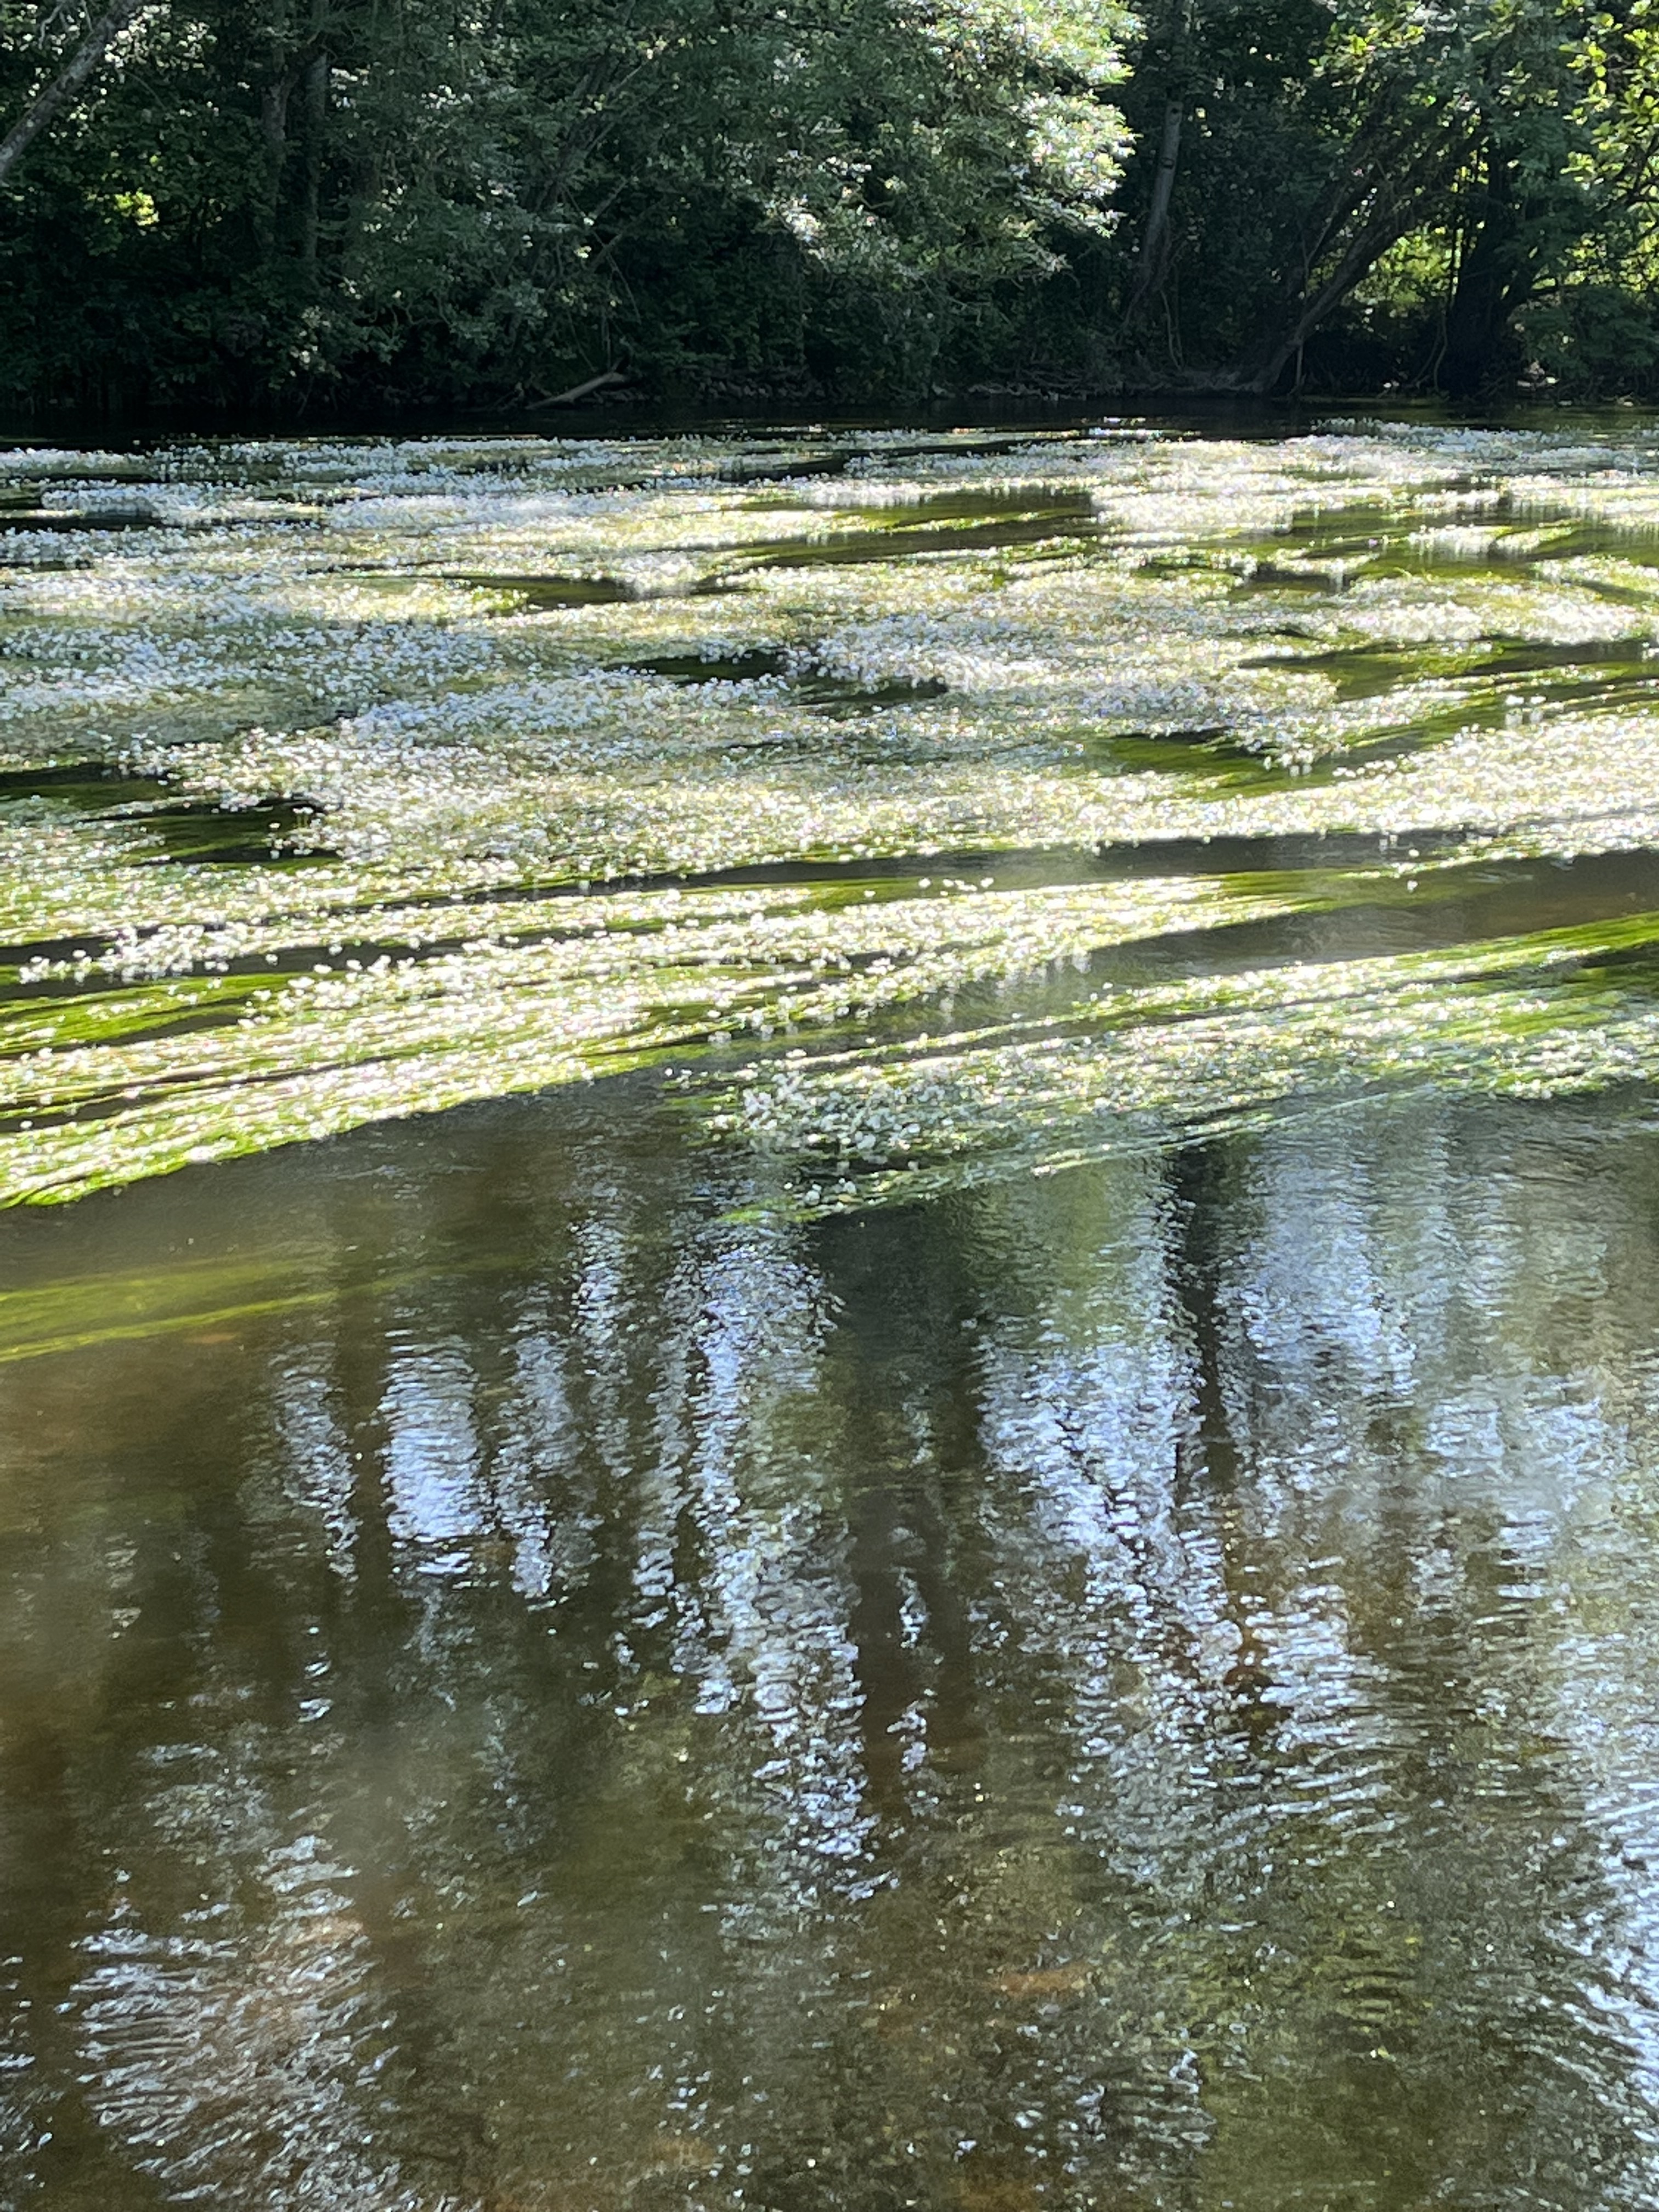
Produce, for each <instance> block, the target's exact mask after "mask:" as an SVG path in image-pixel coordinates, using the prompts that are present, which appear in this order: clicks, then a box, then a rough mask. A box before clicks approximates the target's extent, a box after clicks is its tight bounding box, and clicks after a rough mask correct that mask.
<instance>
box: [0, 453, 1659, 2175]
mask: <svg viewBox="0 0 1659 2212" xmlns="http://www.w3.org/2000/svg"><path fill="white" fill-rule="evenodd" d="M849 435H850V434H849ZM7 469H9V471H10V473H9V475H7V473H6V470H0V510H3V511H0V924H3V930H0V934H3V937H4V943H3V944H0V1198H3V1199H5V1200H11V1201H15V1200H49V1201H50V1200H67V1199H70V1198H73V1199H74V1200H75V1202H74V1203H72V1204H70V1203H52V1204H44V1205H42V1204H35V1205H18V1206H15V1207H14V1210H12V1211H10V1212H7V1213H5V1214H4V1216H3V1218H0V2207H3V2208H4V2212H13V2208H14V2207H15V2208H16V2212H149V2208H160V2207H163V2206H173V2205H188V2204H196V2205H202V2206H207V2207H212V2208H221V2207H222V2208H226V2212H742V2208H755V2212H909V2208H915V2212H1046V2208H1050V2207H1052V2208H1054V2212H1286V2208H1298V2212H1302V2209H1303V2208H1305V2212H1431V2208H1450V2212H1517V2208H1536V2212H1638V2208H1644V2207H1656V2208H1659V1880H1656V1875H1659V1092H1656V1091H1655V1089H1654V1087H1653V1082H1654V1079H1655V1077H1656V1075H1659V743H1656V738H1655V732H1656V729H1659V720H1656V715H1655V708H1656V704H1659V697H1656V694H1659V667H1656V666H1655V665H1653V663H1654V658H1655V655H1656V653H1659V556H1656V550H1655V549H1656V547H1659V436H1656V435H1655V434H1654V433H1653V432H1652V430H1651V429H1650V428H1648V427H1646V426H1644V425H1643V424H1641V423H1639V422H1630V421H1626V422H1620V423H1615V424H1613V425H1611V426H1608V425H1605V424H1604V425H1601V426H1589V427H1586V426H1583V425H1580V426H1577V428H1572V427H1571V426H1569V427H1567V428H1560V429H1559V430H1554V431H1550V432H1538V433H1530V432H1528V433H1520V432H1504V433H1499V432H1494V433H1490V434H1488V433H1467V432H1460V431H1456V430H1444V429H1434V428H1424V429H1418V430H1414V429H1411V428H1401V426H1398V425H1395V426H1383V427H1378V426H1370V427H1369V428H1368V427H1365V426H1352V425H1351V426H1336V427H1334V428H1331V429H1329V430H1328V431H1327V432H1325V433H1322V435H1319V436H1317V437H1311V438H1307V439H1300V440H1286V441H1278V442H1273V441H1255V442H1254V443H1252V444H1250V445H1248V446H1246V445H1229V444H1227V443H1225V442H1224V441H1213V442H1212V443H1208V444H1204V443H1196V442H1189V441H1182V440H1180V439H1175V438H1171V439H1164V440H1160V439H1158V438H1157V437H1154V436H1152V435H1151V434H1150V433H1147V432H1145V431H1144V430H1141V429H1136V428H1133V426H1121V425H1119V426H1115V427H1109V428H1097V431H1096V432H1095V433H1094V434H1093V435H1083V434H1079V435H1051V436H1045V437H1043V438H1037V439H1033V438H1029V437H1024V436H1023V435H1017V434H1009V435H1007V436H1006V437H1002V438H995V437H990V438H987V437H982V436H977V435H976V436H974V437H967V436H963V437H952V436H951V435H943V434H941V435H934V436H932V437H931V438H927V437H924V438H920V439H908V438H905V437H900V436H897V435H886V434H871V435H869V436H868V437H866V439H865V440H864V441H863V443H862V444H860V443H859V442H858V441H852V442H851V443H850V444H849V442H848V438H847V437H842V438H841V439H840V440H839V441H838V440H837V438H836V437H835V436H832V435H830V434H829V433H801V434H800V435H798V436H796V435H792V436H790V437H787V438H781V439H777V440H772V441H759V440H753V441H742V440H736V439H728V440H725V441H720V440H714V439H709V440H701V441H699V440H686V441H658V442H656V443H653V444H651V445H650V446H648V447H647V446H640V447H631V446H629V444H627V442H626V441H616V442H614V443H611V444H608V445H605V446H600V445H599V444H597V443H594V444H583V443H581V442H580V441H553V440H547V441H471V443H468V442H465V441H430V442H428V443H425V444H414V445H410V446H398V447H392V446H386V445H378V444H365V445H363V446H362V447H349V446H344V445H342V446H337V447H315V446H312V447H245V448H234V449H230V448H225V449H212V450H208V449H201V448H191V449H180V451H179V453H173V454H171V455H161V456H148V457H139V458H137V459H135V458H133V457H131V456H126V457H123V456H110V455H104V456H87V455H57V454H44V455H43V454H34V455H22V456H11V457H10V458H9V461H8V463H7ZM596 1075H597V1076H601V1077H603V1078H605V1079H604V1080H600V1081H591V1080H584V1079H586V1078H591V1077H593V1076H596ZM440 1109H447V1110H440ZM302 1139H318V1141H300V1140H302Z"/></svg>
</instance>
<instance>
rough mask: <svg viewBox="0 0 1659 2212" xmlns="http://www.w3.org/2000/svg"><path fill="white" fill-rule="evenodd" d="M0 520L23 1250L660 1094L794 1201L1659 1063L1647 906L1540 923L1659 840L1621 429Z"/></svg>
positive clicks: (581, 475)
mask: <svg viewBox="0 0 1659 2212" xmlns="http://www.w3.org/2000/svg"><path fill="white" fill-rule="evenodd" d="M0 500H3V501H4V502H5V505H6V515H5V520H6V530H5V532H4V533H3V536H0V961H3V963H4V966H3V969H0V1054H3V1058H0V1199H4V1200H57V1199H64V1198H70V1197H73V1196H76V1195H78V1194H82V1193H84V1192H87V1191H88V1190H92V1189H95V1188H100V1187H103V1186H106V1185H110V1184H116V1183H120V1182H128V1181H131V1180H133V1179H135V1178H137V1177H138V1176H146V1175H151V1174H159V1173H163V1172H166V1171H167V1170H171V1169H173V1168H176V1167H179V1166H180V1165H182V1164H186V1163H188V1162H191V1161H200V1160H208V1159H217V1158H226V1157H228V1156H230V1155H232V1154H234V1153H237V1152H246V1151H249V1150H253V1149H258V1148H262V1147H265V1146H271V1145H276V1144H281V1143H286V1142H289V1141H293V1140H295V1139H302V1138H308V1137H315V1136H320V1135H324V1134H328V1133H334V1132H337V1131H340V1130H343V1129H345V1128H348V1127H352V1126H354V1125H355V1124H357V1123H360V1122H362V1121H368V1120H372V1119H375V1118H379V1117H384V1116H392V1115H408V1114H413V1113H422V1112H429V1111H432V1110H435V1109H439V1108H441V1107H445V1106H447V1105H450V1104H453V1103H457V1102H459V1101H461V1100H464V1099H474V1098H480V1097H491V1096H496V1095H501V1094H505V1093H507V1092H509V1091H522V1090H529V1089H535V1088H538V1087H541V1086H543V1085H549V1084H552V1083H558V1082H564V1081H569V1080H574V1079H586V1078H589V1077H592V1076H594V1075H597V1074H601V1073H608V1072H611V1071H613V1070H616V1069H618V1068H622V1067H626V1066H635V1065H639V1064H641V1062H652V1061H659V1062H663V1063H665V1064H667V1065H669V1066H672V1067H673V1068H674V1069H675V1070H676V1071H677V1072H678V1074H679V1075H680V1077H681V1078H682V1079H684V1081H685V1083H686V1085H687V1093H688V1096H689V1097H691V1098H692V1099H694V1100H696V1101H697V1102H699V1105H700V1107H701V1109H702V1110H703V1111H705V1112H706V1113H707V1115H708V1126H709V1127H710V1128H711V1130H712V1131H714V1133H717V1134H720V1135H723V1136H725V1137H727V1138H729V1139H737V1140H739V1141H742V1142H744V1143H745V1144H752V1143H758V1144H761V1145H763V1146H767V1147H769V1148H771V1149H772V1150H774V1151H775V1152H779V1153H781V1154H787V1156H788V1157H789V1158H790V1159H791V1160H792V1161H793V1162H794V1163H795V1167H794V1169H793V1170H791V1174H792V1176H793V1180H791V1179H790V1177H788V1176H787V1177H786V1182H787V1187H788V1188H791V1189H793V1192H794V1193H795V1195H796V1198H797V1199H798V1200H799V1203H800V1204H802V1205H804V1206H820V1205H829V1204H836V1205H840V1204H845V1203H850V1202H854V1200H857V1201H859V1202H862V1201H863V1200H865V1199H866V1198H868V1197H872V1196H879V1195H883V1194H887V1193H889V1192H890V1191H891V1190H893V1189H895V1188H900V1187H908V1183H907V1182H906V1178H914V1177H916V1176H933V1177H937V1176H945V1175H953V1174H957V1173H960V1172H967V1171H970V1170H972V1171H978V1167H979V1166H981V1165H982V1164H985V1163H987V1162H988V1161H992V1160H1006V1161H1020V1162H1026V1163H1033V1164H1045V1165H1052V1164H1055V1163H1056V1162H1059V1161H1061V1160H1065V1159H1069V1158H1074V1157H1079V1156H1081V1155H1083V1154H1086V1153H1088V1152H1091V1151H1094V1150H1098V1149H1099V1148H1101V1147H1102V1146H1107V1147H1110V1146H1113V1145H1116V1144H1119V1143H1122V1142H1136V1143H1144V1142H1149V1141H1162V1140H1164V1138H1165V1137H1167V1136H1168V1135H1169V1134H1171V1133H1179V1132H1183V1131H1190V1130H1192V1129H1195V1128H1202V1127H1209V1126H1212V1124H1214V1123H1215V1122H1216V1121H1218V1118H1225V1117H1226V1116H1229V1115H1231V1116H1237V1115H1239V1114H1241V1113H1261V1112H1269V1111H1279V1110H1282V1109H1284V1107H1285V1105H1286V1104H1287V1103H1291V1102H1293V1101H1295V1100H1297V1099H1307V1098H1310V1097H1318V1098H1329V1097H1339V1096H1344V1095H1349V1094H1351V1093H1352V1091H1354V1090H1355V1089H1357V1088H1366V1087H1370V1088H1375V1087H1376V1086H1377V1085H1385V1086H1386V1085H1398V1084H1401V1083H1420V1082H1424V1081H1434V1082H1443V1083H1448V1084H1453V1085H1470V1084H1477V1085H1492V1086H1495V1087H1498V1088H1502V1089H1520V1090H1528V1089H1531V1090H1536V1089H1541V1088H1556V1087H1561V1086H1563V1085H1583V1084H1588V1083H1595V1082H1602V1081H1607V1080H1612V1079H1617V1078H1620V1077H1622V1076H1626V1075H1629V1074H1632V1073H1640V1074H1647V1073H1651V1072H1652V1063H1653V1061H1654V1059H1655V1057H1656V1052H1655V1048H1654V1045H1653V1043H1652V1042H1651V1039H1650V1031H1652V1033H1653V1035H1655V1036H1659V1030H1656V1029H1655V1027H1654V1024H1653V1016H1652V1012H1651V1004H1650V995H1649V991H1648V986H1647V983H1646V981H1645V980H1644V978H1645V975H1646V970H1645V968H1644V964H1643V962H1642V961H1641V960H1640V959H1639V958H1636V957H1634V956H1635V954H1636V953H1638V951H1640V948H1641V946H1642V945H1645V944H1646V943H1647V941H1648V939H1647V936H1646V935H1645V934H1643V933H1644V932H1645V931H1646V930H1647V927H1648V924H1647V922H1646V921H1644V920H1643V918H1642V914H1641V913H1636V912H1633V910H1632V903H1631V900H1632V893H1631V891H1630V887H1629V884H1628V881H1627V879H1626V878H1625V877H1622V876H1620V877H1618V878H1617V886H1616V888H1615V887H1614V879H1613V878H1612V877H1610V878H1608V879H1607V882H1608V886H1609V887H1608V889H1607V896H1606V899H1605V901H1604V902H1603V905H1602V907H1601V908H1597V906H1596V903H1595V893H1594V890H1593V889H1592V891H1591V893H1590V896H1589V904H1588V906H1586V905H1585V902H1584V900H1583V897H1582V896H1581V897H1579V898H1578V900H1577V903H1576V904H1575V905H1574V906H1573V908H1572V912H1571V916H1570V917H1565V918H1564V917H1561V916H1558V915H1556V914H1555V912H1554V908H1553V886H1554V885H1556V884H1557V879H1558V878H1559V871H1560V868H1561V866H1564V865H1565V864H1566V863H1568V862H1571V861H1574V860H1577V861H1579V862H1580V863H1581V864H1582V863H1583V860H1584V858H1585V856H1596V855H1613V854H1638V853H1642V852H1644V851H1645V850H1646V849H1647V848H1650V847H1653V846H1655V845H1659V743H1656V729H1659V723H1656V720H1655V716H1654V712H1653V702H1654V693H1655V687H1656V684H1659V665H1656V664H1655V663H1654V662H1653V660H1652V659H1651V656H1652V654H1653V653H1654V651H1655V646H1656V640H1659V574H1656V562H1659V441H1656V439H1655V437H1654V435H1653V434H1651V433H1650V432H1647V431H1645V430H1642V429H1639V428H1636V429H1632V428H1620V429H1618V430H1617V431H1615V432H1607V431H1603V430H1601V429H1600V428H1596V429H1594V430H1592V431H1587V432H1585V433H1583V434H1582V435H1581V434H1578V433H1576V432H1573V431H1571V430H1569V431H1567V432H1565V433H1555V434H1536V433H1524V434H1523V433H1518V432H1474V431H1459V430H1448V429H1443V428H1440V429H1437V428H1419V427H1412V426H1402V425H1398V424H1395V425H1389V424H1352V425H1337V426H1333V427H1332V428H1329V429H1328V431H1327V432H1325V433H1323V434H1322V435H1315V436H1309V437H1303V438H1297V439H1289V440H1283V441H1277V442H1272V441H1261V442H1255V443H1243V442H1229V441H1200V440H1195V439H1188V438H1182V437H1176V436H1167V437H1165V436H1158V435H1152V434H1149V433H1148V432H1146V431H1145V430H1144V429H1140V428H1134V427H1133V426H1129V427H1119V428H1105V429H1102V430H1098V431H1095V432H1080V433H1075V434H1072V433H1067V434H1045V435H1037V436H1012V435H1006V436H1001V437H997V438H988V439H987V438H986V437H983V436H980V435H975V436H971V437H970V436H966V435H962V436H957V435H938V436H933V437H928V436H925V435H915V434H895V433H859V434H857V435H835V434H831V433H828V432H825V433H817V432H813V433H803V434H801V435H799V437H796V438H788V437H781V438H776V439H773V440H770V441H744V440H741V439H731V440H721V439H714V438H685V439H666V440H655V441H653V440H618V441H575V440H568V441H567V440H554V439H550V440H539V439H497V440H477V441H469V440H433V441H411V442H408V443H396V442H385V441H380V442H375V441H368V442H352V441H343V442H341V443H338V444H329V443H326V442H318V443H307V444H295V445H291V446H284V445H283V444H280V443H269V444H266V443H258V444H249V445H245V446H234V445H231V446H225V445H219V446H213V447H205V446H204V447H180V448H178V449H176V450H173V451H170V452H164V453H159V454H148V455H143V456H118V455H93V454H73V453H54V452H37V453H12V454H11V455H9V457H7V459H6V464H5V469H4V473H3V482H0ZM1240 854H1250V855H1254V856H1255V858H1254V859H1251V860H1249V862H1248V864H1246V863H1244V862H1242V861H1241V860H1240ZM1505 868H1508V869H1510V870H1511V871H1513V870H1515V869H1519V870H1521V871H1522V876H1523V877H1524V879H1525V882H1526V884H1528V886H1530V890H1528V896H1536V899H1537V901H1538V909H1539V911H1538V920H1539V926H1540V932H1541V933H1539V932H1534V933H1528V931H1526V930H1525V929H1524V928H1522V929H1517V928H1516V923H1515V917H1514V916H1513V915H1507V917H1506V918H1505V920H1504V922H1503V924H1502V926H1501V927H1498V928H1497V929H1494V925H1493V921H1492V915H1491V914H1490V913H1489V912H1488V911H1487V907H1488V905H1489V903H1490V902H1489V901H1488V902H1486V903H1484V904H1483V899H1484V898H1485V893H1484V891H1483V890H1482V886H1483V885H1488V886H1489V885H1490V884H1492V883H1494V882H1496V881H1498V878H1497V877H1496V876H1494V875H1493V873H1492V872H1493V871H1495V870H1500V871H1501V870H1503V869H1505ZM1504 880H1505V881H1507V882H1509V883H1510V884H1511V889H1513V884H1514V882H1515V880H1516V879H1515V878H1513V876H1511V877H1510V878H1504ZM1578 880H1579V885H1580V890H1581V892H1582V890H1583V879H1582V878H1580V879H1578ZM1650 903H1654V904H1659V902H1650ZM1431 908H1432V909H1433V910H1434V912H1435V914H1436V915H1437V921H1436V924H1435V927H1434V929H1433V931H1432V932H1431V937H1430V938H1429V939H1425V937H1424V936H1423V934H1422V933H1421V932H1420V930H1419V931H1418V932H1417V933H1416V934H1413V928H1414V927H1415V925H1402V928H1403V934H1401V933H1400V932H1398V931H1396V932H1395V933H1394V934H1392V935H1391V934H1390V927H1391V926H1385V925H1387V918H1388V917H1389V915H1407V914H1411V915H1421V914H1423V913H1425V912H1426V911H1428V910H1429V909H1431ZM1645 910H1646V908H1645V904H1644V908H1643V912H1645ZM1483 916H1484V919H1483ZM1569 923H1570V929H1571V932H1577V933H1579V934H1578V935H1577V936H1574V937H1573V939H1572V942H1571V944H1569V943H1568V942H1567V941H1566V939H1565V938H1564V937H1563V935H1562V929H1563V927H1568V925H1569ZM1253 929H1254V930H1257V931H1260V930H1261V929H1268V930H1270V931H1273V932H1276V933H1278V934H1277V935H1276V937H1275V938H1274V940H1273V941H1274V944H1275V945H1276V947H1277V948H1278V949H1277V950H1276V951H1274V954H1273V960H1272V962H1271V963H1270V964H1269V965H1268V966H1267V968H1263V969H1250V968H1248V967H1247V968H1246V969H1243V970H1241V969H1240V968H1239V966H1238V958H1237V951H1236V948H1237V945H1240V944H1241V943H1243V942H1244V941H1245V939H1244V938H1241V936H1240V933H1241V932H1243V933H1245V935H1246V938H1248V933H1249V931H1251V930H1253ZM1632 931H1636V932H1637V933H1638V934H1637V936H1635V937H1632V935H1631V932H1632ZM1585 933H1588V934H1585ZM1249 942H1250V943H1251V944H1255V942H1256V940H1255V939H1249ZM1206 945H1212V946H1213V948H1214V958H1213V962H1212V963H1211V964H1210V965H1209V966H1207V967H1206V958H1207V957H1208V956H1206V953H1205V951H1203V949H1202V948H1203V947H1204V946H1206ZM1177 950H1178V952H1179V958H1178V962H1177V965H1178V968H1179V974H1178V975H1172V971H1171V968H1170V962H1171V960H1172V959H1173V958H1175V957H1176V951H1177ZM757 1051H758V1053H759V1054H760V1057H759V1058H758V1059H757V1058H755V1054H757ZM734 1054H735V1055H738V1057H739V1058H741V1057H742V1056H743V1055H747V1060H746V1062H745V1063H744V1064H745V1066H748V1072H746V1073H744V1074H743V1075H741V1076H734V1073H733V1068H734V1066H735V1065H737V1064H738V1063H737V1061H736V1060H734ZM826 1163H828V1164H829V1170H833V1171H832V1172H829V1180H828V1181H826V1180H825V1176H826V1172H827V1170H826V1167H825V1164H826Z"/></svg>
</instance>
